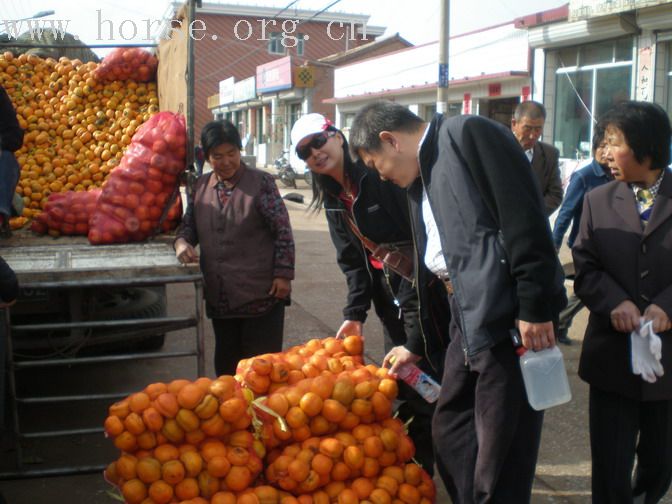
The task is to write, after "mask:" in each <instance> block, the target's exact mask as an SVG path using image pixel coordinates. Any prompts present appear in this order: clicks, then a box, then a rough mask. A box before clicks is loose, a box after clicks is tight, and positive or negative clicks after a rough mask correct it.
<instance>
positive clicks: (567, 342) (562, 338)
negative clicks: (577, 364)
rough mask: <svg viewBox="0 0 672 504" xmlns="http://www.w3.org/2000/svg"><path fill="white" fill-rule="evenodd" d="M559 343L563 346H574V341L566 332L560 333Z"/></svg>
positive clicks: (561, 331)
mask: <svg viewBox="0 0 672 504" xmlns="http://www.w3.org/2000/svg"><path fill="white" fill-rule="evenodd" d="M558 343H562V344H563V345H567V346H570V345H571V344H572V340H571V339H569V336H567V331H566V330H560V331H558Z"/></svg>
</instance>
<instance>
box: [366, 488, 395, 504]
mask: <svg viewBox="0 0 672 504" xmlns="http://www.w3.org/2000/svg"><path fill="white" fill-rule="evenodd" d="M369 501H371V503H372V504H391V502H392V497H390V494H389V493H387V492H386V491H385V490H384V489H382V488H375V489H374V490H373V491H372V492H371V494H370V495H369Z"/></svg>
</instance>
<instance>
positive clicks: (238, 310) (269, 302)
mask: <svg viewBox="0 0 672 504" xmlns="http://www.w3.org/2000/svg"><path fill="white" fill-rule="evenodd" d="M201 145H202V146H203V151H204V154H205V158H206V159H207V160H208V162H209V163H210V165H211V166H212V168H213V171H212V172H211V173H208V174H205V175H203V176H201V177H200V178H199V179H198V181H197V182H196V185H195V187H194V191H193V195H192V198H191V203H190V204H189V207H188V208H187V211H186V213H185V215H184V218H183V221H182V225H181V226H180V227H179V229H178V231H177V239H176V240H175V254H176V256H177V258H178V260H179V261H180V262H182V263H191V262H196V261H199V262H200V265H201V271H202V272H203V279H204V284H205V289H204V290H205V303H206V314H207V315H208V317H210V318H211V319H212V326H213V329H214V332H215V372H216V373H217V375H218V376H219V375H222V374H229V375H233V374H235V372H236V367H237V365H238V361H240V360H241V359H245V358H249V357H252V356H254V355H259V354H264V353H272V352H279V351H281V350H282V338H283V326H284V318H285V305H286V304H287V303H288V301H289V294H290V291H291V280H292V279H293V278H294V238H293V236H292V229H291V226H290V223H289V215H288V213H287V208H286V207H285V204H284V202H283V201H282V198H281V197H280V193H279V192H278V188H277V186H276V185H275V180H274V179H273V177H272V176H271V175H269V174H267V173H265V172H262V171H260V170H257V169H255V168H250V167H248V166H246V165H245V163H243V162H241V160H240V151H241V148H242V145H241V140H240V134H239V133H238V130H237V129H236V127H235V126H234V125H233V124H232V123H230V122H229V121H213V122H210V123H208V124H206V125H205V127H204V128H203V131H202V132H201ZM196 245H200V257H199V254H198V253H197V252H196V249H195V247H196Z"/></svg>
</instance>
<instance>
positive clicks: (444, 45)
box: [436, 0, 450, 114]
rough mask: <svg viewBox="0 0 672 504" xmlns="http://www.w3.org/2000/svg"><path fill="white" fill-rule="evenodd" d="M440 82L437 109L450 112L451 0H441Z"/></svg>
mask: <svg viewBox="0 0 672 504" xmlns="http://www.w3.org/2000/svg"><path fill="white" fill-rule="evenodd" d="M439 3H440V4H441V10H440V15H439V18H440V21H439V22H440V27H439V82H438V87H437V89H436V111H437V112H439V113H441V114H443V113H445V112H448V64H449V61H448V60H449V59H450V57H449V52H448V45H449V40H450V33H449V32H450V0H439Z"/></svg>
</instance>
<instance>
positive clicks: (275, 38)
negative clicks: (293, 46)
mask: <svg viewBox="0 0 672 504" xmlns="http://www.w3.org/2000/svg"><path fill="white" fill-rule="evenodd" d="M268 54H285V46H283V45H282V33H281V32H273V33H271V38H270V39H269V40H268Z"/></svg>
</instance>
